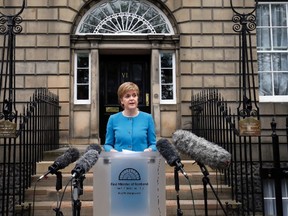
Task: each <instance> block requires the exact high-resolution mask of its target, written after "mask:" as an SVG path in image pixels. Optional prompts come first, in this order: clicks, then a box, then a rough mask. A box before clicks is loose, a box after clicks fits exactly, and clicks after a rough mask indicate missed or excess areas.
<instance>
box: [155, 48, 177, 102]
mask: <svg viewBox="0 0 288 216" xmlns="http://www.w3.org/2000/svg"><path fill="white" fill-rule="evenodd" d="M162 53H165V54H167V53H170V54H172V68H171V69H172V83H171V84H172V85H173V90H172V92H173V99H163V98H162V79H161V71H162V67H161V54H162ZM165 69H167V68H165ZM168 69H169V68H168ZM159 83H160V104H176V102H177V100H176V61H175V52H174V51H160V53H159Z"/></svg>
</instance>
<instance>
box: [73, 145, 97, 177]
mask: <svg viewBox="0 0 288 216" xmlns="http://www.w3.org/2000/svg"><path fill="white" fill-rule="evenodd" d="M98 156H99V154H98V151H96V150H95V149H90V150H89V151H87V152H86V153H85V154H84V155H83V156H82V157H81V158H80V159H79V160H78V161H77V162H76V166H75V167H76V168H80V170H81V172H82V174H85V173H86V172H88V171H89V170H90V169H91V168H92V167H93V166H94V165H95V163H96V162H97V160H98Z"/></svg>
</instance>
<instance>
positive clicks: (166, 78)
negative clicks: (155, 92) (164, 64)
mask: <svg viewBox="0 0 288 216" xmlns="http://www.w3.org/2000/svg"><path fill="white" fill-rule="evenodd" d="M161 82H162V83H172V82H173V70H172V69H162V70H161Z"/></svg>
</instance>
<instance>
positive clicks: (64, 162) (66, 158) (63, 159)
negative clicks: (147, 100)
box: [55, 148, 80, 169]
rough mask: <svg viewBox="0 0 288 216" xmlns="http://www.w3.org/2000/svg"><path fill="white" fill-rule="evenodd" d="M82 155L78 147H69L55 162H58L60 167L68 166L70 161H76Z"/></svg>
mask: <svg viewBox="0 0 288 216" xmlns="http://www.w3.org/2000/svg"><path fill="white" fill-rule="evenodd" d="M79 156H80V153H79V151H78V149H76V148H69V149H68V150H66V151H65V152H64V154H63V155H61V156H59V157H58V158H56V160H55V164H57V168H58V169H63V168H65V167H67V166H68V165H69V164H70V163H73V162H75V161H76V160H77V159H78V158H79Z"/></svg>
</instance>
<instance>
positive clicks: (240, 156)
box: [191, 90, 288, 216]
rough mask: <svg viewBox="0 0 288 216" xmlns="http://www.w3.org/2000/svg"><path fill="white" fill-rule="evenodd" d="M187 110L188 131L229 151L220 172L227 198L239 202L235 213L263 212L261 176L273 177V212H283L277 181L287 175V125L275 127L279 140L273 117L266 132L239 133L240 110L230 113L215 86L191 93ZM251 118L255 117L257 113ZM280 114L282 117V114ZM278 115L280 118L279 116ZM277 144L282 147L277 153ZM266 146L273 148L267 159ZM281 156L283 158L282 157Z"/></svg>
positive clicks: (262, 178) (279, 187) (279, 185)
mask: <svg viewBox="0 0 288 216" xmlns="http://www.w3.org/2000/svg"><path fill="white" fill-rule="evenodd" d="M191 110H192V132H193V133H194V134H196V135H198V136H200V137H204V138H206V139H207V140H209V141H211V142H214V143H216V144H218V145H220V146H221V147H223V148H224V149H226V150H227V151H229V152H230V153H231V156H232V162H231V165H230V166H229V168H228V169H226V170H222V172H223V174H224V180H225V183H226V184H227V185H229V186H230V187H231V200H234V201H236V203H238V204H240V205H239V206H240V207H239V208H238V209H237V211H235V212H236V213H237V215H257V214H258V215H259V214H261V215H265V211H264V197H263V182H264V181H265V179H272V180H273V181H275V191H276V192H277V194H276V197H277V196H278V198H277V199H276V201H277V202H276V207H277V214H275V215H277V216H278V215H279V216H280V215H283V214H281V212H282V200H281V198H282V196H281V181H282V180H283V179H287V178H288V172H287V170H288V168H287V157H285V155H287V141H288V140H287V134H286V135H285V133H286V132H287V127H288V125H286V128H279V129H278V131H281V140H282V141H281V142H279V136H278V135H277V134H276V122H275V121H274V120H272V123H271V126H272V128H271V129H270V132H271V133H268V131H267V127H266V129H265V130H266V131H262V133H261V134H260V135H259V136H246V135H241V134H240V131H239V121H241V119H242V117H241V113H239V112H238V114H233V113H232V111H231V110H232V109H231V108H229V107H228V102H226V101H225V100H224V99H223V98H222V97H221V95H220V94H219V93H218V91H217V90H207V91H203V92H201V93H199V94H197V95H194V96H193V98H192V104H191ZM255 118H256V119H257V117H255ZM263 118H264V116H263ZM282 118H283V121H285V119H284V117H282ZM259 119H260V122H261V119H262V117H261V116H259ZM278 119H279V120H280V118H278ZM286 121H288V117H286ZM256 122H257V121H256ZM269 126H270V125H269ZM263 128H264V126H263ZM268 134H269V135H268ZM280 146H281V147H282V152H281V153H280V151H279V149H280ZM285 146H286V147H285ZM264 147H265V150H264V151H263V148H264ZM269 147H270V148H269ZM267 149H273V152H271V154H270V160H269V159H267V158H269V157H267V155H268V154H269V153H267ZM283 149H284V151H283ZM285 149H286V150H285ZM263 155H265V160H263ZM283 155H284V157H283ZM280 158H282V160H281V159H280ZM283 158H286V161H285V160H283ZM279 182H280V184H279ZM272 190H273V189H272ZM282 195H284V194H282ZM270 198H271V197H270Z"/></svg>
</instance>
